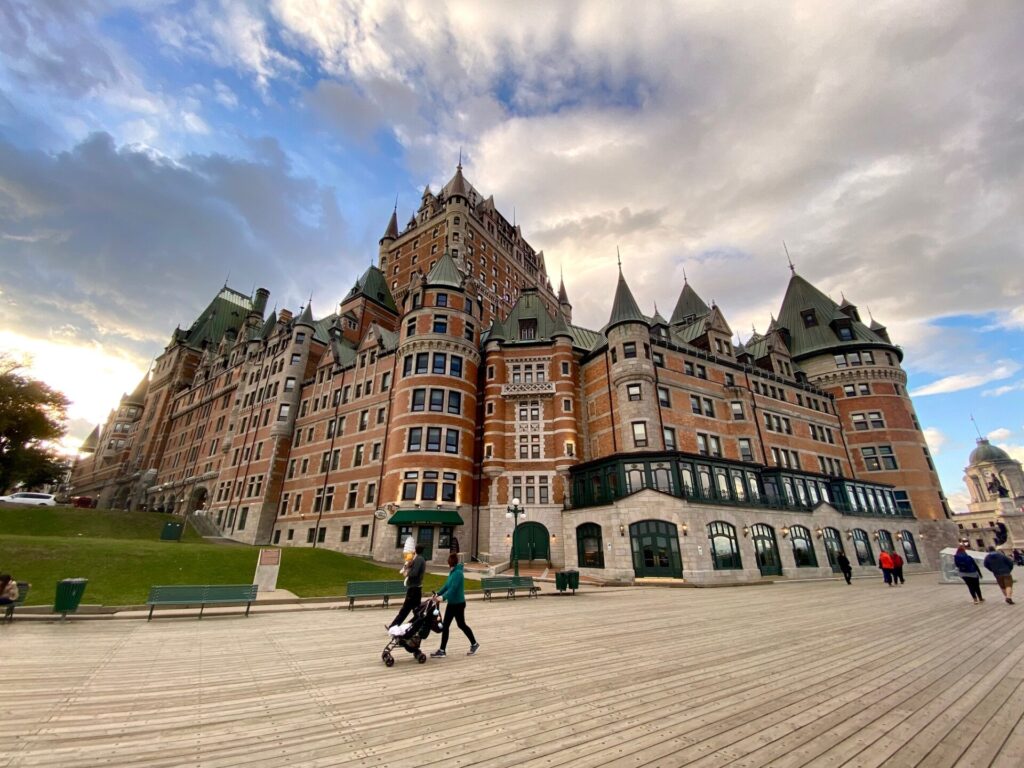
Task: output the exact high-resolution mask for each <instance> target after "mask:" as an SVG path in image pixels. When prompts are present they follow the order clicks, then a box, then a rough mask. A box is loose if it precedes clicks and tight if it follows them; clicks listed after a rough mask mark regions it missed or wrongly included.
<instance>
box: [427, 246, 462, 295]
mask: <svg viewBox="0 0 1024 768" xmlns="http://www.w3.org/2000/svg"><path fill="white" fill-rule="evenodd" d="M427 285H428V286H433V287H438V286H444V287H448V288H462V273H461V272H459V268H458V267H457V266H456V265H455V259H453V258H452V254H451V252H450V251H445V252H444V254H443V255H442V256H441V258H440V259H438V260H437V264H435V265H434V268H433V269H431V270H430V272H429V273H428V274H427Z"/></svg>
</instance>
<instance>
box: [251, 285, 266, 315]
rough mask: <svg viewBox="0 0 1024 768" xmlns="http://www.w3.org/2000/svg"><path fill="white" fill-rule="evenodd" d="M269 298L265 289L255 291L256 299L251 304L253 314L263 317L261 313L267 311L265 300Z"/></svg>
mask: <svg viewBox="0 0 1024 768" xmlns="http://www.w3.org/2000/svg"><path fill="white" fill-rule="evenodd" d="M269 298H270V291H268V290H267V289H266V288H257V289H256V298H255V299H253V302H252V311H253V314H256V315H259V316H260V317H263V313H264V312H266V311H267V299H269Z"/></svg>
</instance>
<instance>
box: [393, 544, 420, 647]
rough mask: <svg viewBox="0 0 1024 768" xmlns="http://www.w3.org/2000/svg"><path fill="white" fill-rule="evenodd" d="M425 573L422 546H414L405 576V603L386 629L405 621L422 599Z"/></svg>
mask: <svg viewBox="0 0 1024 768" xmlns="http://www.w3.org/2000/svg"><path fill="white" fill-rule="evenodd" d="M426 571H427V561H426V560H424V559H423V545H422V544H417V545H416V557H414V558H413V559H412V562H411V563H409V569H408V571H407V572H406V576H405V602H403V603H402V607H401V608H400V609H399V611H398V614H397V615H396V616H395V620H394V621H392V622H391V623H390V624H388V629H391V627H397V626H399V625H401V624H402V622H404V621H405V617H406V616H408V615H409V614H410V613H411V612H412V609H413V608H415V607H416V606H417V605H419V604H420V601H421V600H422V599H423V574H424V573H426Z"/></svg>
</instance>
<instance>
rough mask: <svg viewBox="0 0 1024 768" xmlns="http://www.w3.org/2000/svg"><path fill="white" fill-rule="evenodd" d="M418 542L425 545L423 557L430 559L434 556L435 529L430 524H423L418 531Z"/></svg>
mask: <svg viewBox="0 0 1024 768" xmlns="http://www.w3.org/2000/svg"><path fill="white" fill-rule="evenodd" d="M416 543H417V544H422V545H423V559H424V560H430V559H431V558H432V557H433V556H434V529H433V527H431V526H429V525H421V526H420V529H419V531H417V532H416Z"/></svg>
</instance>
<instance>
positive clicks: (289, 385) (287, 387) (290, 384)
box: [284, 376, 295, 392]
mask: <svg viewBox="0 0 1024 768" xmlns="http://www.w3.org/2000/svg"><path fill="white" fill-rule="evenodd" d="M293 389H295V377H294V376H289V377H287V378H286V379H285V380H284V391H285V392H291V391H292V390H293Z"/></svg>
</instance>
